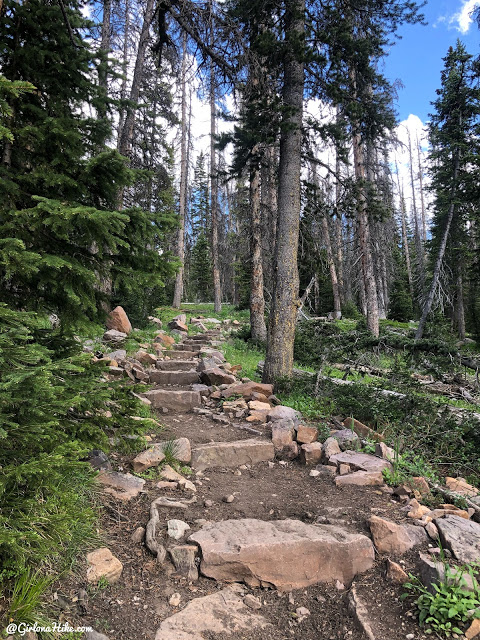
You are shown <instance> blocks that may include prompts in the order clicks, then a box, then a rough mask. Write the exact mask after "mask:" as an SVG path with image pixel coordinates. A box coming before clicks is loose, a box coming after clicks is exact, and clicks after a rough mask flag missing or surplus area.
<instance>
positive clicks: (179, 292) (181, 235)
mask: <svg viewBox="0 0 480 640" xmlns="http://www.w3.org/2000/svg"><path fill="white" fill-rule="evenodd" d="M181 73H182V77H181V91H182V131H181V140H180V185H179V191H180V193H179V206H178V218H179V221H178V222H179V227H178V236H177V257H178V258H179V260H180V261H181V266H180V268H179V270H178V272H177V277H176V279H175V291H174V293H173V305H172V306H173V308H174V309H179V308H180V305H181V302H182V297H183V273H184V262H185V213H186V208H187V180H188V162H187V159H188V156H187V140H188V129H189V128H190V122H188V123H187V80H186V75H187V35H186V34H184V36H183V59H182V71H181Z"/></svg>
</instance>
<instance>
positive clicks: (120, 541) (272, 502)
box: [61, 336, 433, 640]
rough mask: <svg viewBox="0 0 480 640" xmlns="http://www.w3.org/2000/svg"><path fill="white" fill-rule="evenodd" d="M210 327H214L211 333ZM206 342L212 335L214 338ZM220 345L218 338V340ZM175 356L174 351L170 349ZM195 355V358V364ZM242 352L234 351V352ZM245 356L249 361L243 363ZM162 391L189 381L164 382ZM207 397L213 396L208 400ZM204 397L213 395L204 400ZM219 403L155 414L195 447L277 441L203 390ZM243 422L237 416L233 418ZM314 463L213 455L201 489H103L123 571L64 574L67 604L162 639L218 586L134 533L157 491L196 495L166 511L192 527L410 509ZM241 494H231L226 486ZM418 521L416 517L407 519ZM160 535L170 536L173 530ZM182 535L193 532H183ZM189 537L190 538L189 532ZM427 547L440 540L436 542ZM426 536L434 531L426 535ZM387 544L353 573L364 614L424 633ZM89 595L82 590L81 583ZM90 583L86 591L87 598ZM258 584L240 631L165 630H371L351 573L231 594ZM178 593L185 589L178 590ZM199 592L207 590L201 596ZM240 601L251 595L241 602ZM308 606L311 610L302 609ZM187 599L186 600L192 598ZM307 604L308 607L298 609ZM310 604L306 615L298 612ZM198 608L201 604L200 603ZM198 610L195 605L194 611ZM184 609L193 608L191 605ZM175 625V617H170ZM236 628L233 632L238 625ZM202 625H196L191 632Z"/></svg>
mask: <svg viewBox="0 0 480 640" xmlns="http://www.w3.org/2000/svg"><path fill="white" fill-rule="evenodd" d="M209 337H211V336H209ZM206 346H208V345H206ZM214 348H216V347H214ZM172 357H173V356H172ZM197 363H198V359H195V360H192V366H196V365H197ZM235 364H237V363H235ZM239 364H241V363H239ZM155 388H156V389H164V390H166V391H171V390H174V389H176V390H178V389H182V388H184V389H191V386H190V385H187V386H185V387H178V386H177V387H171V386H168V385H157V387H155ZM204 404H205V402H204ZM204 408H205V406H204ZM206 408H207V409H210V410H211V411H212V412H213V414H212V415H198V413H192V412H179V413H176V412H174V411H169V412H168V413H163V412H159V414H158V419H159V422H160V423H161V424H162V426H163V427H164V430H163V431H162V432H161V433H160V434H159V435H158V436H157V440H169V439H174V438H180V437H183V438H188V439H189V441H190V444H191V447H192V449H193V450H195V448H196V447H197V446H198V445H204V444H208V443H211V442H232V441H242V440H248V439H251V438H252V437H254V438H256V439H260V440H265V441H270V439H271V436H270V433H269V429H268V426H267V425H252V424H249V423H247V422H245V421H244V420H233V421H230V423H229V424H223V423H219V422H215V421H214V420H213V416H214V415H217V414H220V413H221V407H220V408H217V404H216V403H215V402H213V401H206ZM234 425H236V426H234ZM252 426H253V428H255V429H257V430H259V431H260V432H262V435H259V436H258V435H252V433H251V432H250V431H246V430H244V429H242V428H241V427H247V428H252ZM133 457H134V456H121V455H119V454H113V455H112V457H111V461H112V463H113V467H114V469H115V470H117V471H120V472H128V471H131V469H132V459H133ZM311 468H312V467H307V466H305V465H304V464H301V463H300V462H299V461H298V460H295V461H293V462H292V461H291V462H285V461H282V460H278V459H275V460H269V461H263V462H259V463H258V464H255V465H248V464H247V465H239V466H238V467H237V466H234V467H228V468H227V467H222V466H219V467H212V468H207V469H205V470H204V471H203V472H199V473H196V474H195V473H193V474H192V475H191V476H190V480H192V481H193V482H194V484H195V488H196V493H192V492H185V491H183V490H181V489H180V488H173V489H172V488H168V489H166V488H162V489H160V488H158V487H157V486H156V485H157V482H158V478H156V479H155V480H147V481H146V483H145V485H144V487H143V492H142V493H140V494H139V495H138V496H136V497H134V498H132V499H131V500H129V501H125V500H119V499H116V498H115V497H113V496H112V495H109V494H107V493H103V494H102V502H103V504H104V507H105V508H104V509H103V511H102V522H101V528H102V535H103V537H104V540H105V545H106V546H107V547H108V548H109V549H110V551H111V552H112V554H113V555H114V556H115V557H116V558H118V559H119V560H120V562H121V563H122V565H123V572H122V575H121V578H120V579H119V581H118V582H116V583H115V584H112V585H108V586H104V585H102V587H98V586H97V587H95V586H94V587H92V585H89V584H88V583H87V580H86V579H85V572H84V573H83V575H82V576H76V577H72V578H70V579H69V580H68V581H66V582H65V583H64V584H63V585H62V589H61V592H62V598H63V600H64V602H66V606H65V607H64V613H63V616H64V617H65V619H68V620H72V617H73V618H74V619H75V621H78V623H79V624H80V623H81V624H82V625H87V624H88V625H91V626H92V627H93V628H94V629H95V630H96V631H97V632H98V633H100V634H105V636H102V635H100V636H92V637H98V638H104V637H106V638H109V639H110V640H144V639H145V640H154V638H155V637H156V634H157V631H158V630H159V628H160V627H161V625H162V623H163V624H165V621H166V620H167V622H168V621H169V619H170V618H171V616H174V615H175V614H176V613H178V612H181V611H182V610H183V609H184V607H185V606H186V605H187V604H188V603H192V602H194V601H195V602H199V601H198V599H199V598H202V597H205V596H212V595H213V594H218V593H225V592H224V591H222V590H223V589H224V588H225V587H226V586H227V583H226V582H222V581H221V580H220V581H218V580H214V579H211V578H207V577H204V576H203V575H201V574H200V577H199V579H198V580H194V581H192V580H188V579H187V578H185V577H181V576H179V575H178V574H177V573H176V571H175V567H174V566H173V564H172V562H171V561H170V560H168V559H166V560H165V561H164V562H163V563H159V562H158V561H157V559H156V558H155V557H154V555H153V554H152V553H151V552H150V551H149V550H148V549H147V548H146V546H145V543H144V542H134V541H132V535H133V534H134V532H135V531H137V530H138V528H140V527H146V525H147V522H148V520H149V517H150V505H151V503H152V501H153V500H154V499H156V498H158V497H159V496H168V497H170V498H178V499H180V500H181V499H185V498H186V497H187V498H190V497H191V496H193V497H194V498H196V500H195V501H194V502H193V503H192V504H189V505H188V506H187V508H186V509H172V508H169V509H165V510H163V511H161V512H160V511H159V513H160V517H161V519H162V520H163V522H164V524H163V526H164V528H165V529H166V525H167V521H168V520H171V519H178V520H181V521H183V522H185V523H186V524H187V525H189V527H190V530H189V531H188V534H187V536H186V537H188V535H190V534H192V533H194V532H196V531H199V530H201V529H202V528H203V527H205V525H206V523H208V522H213V523H219V522H223V521H228V520H232V519H235V520H239V521H242V520H243V519H255V520H257V521H262V522H274V521H284V520H286V519H289V520H295V521H300V522H301V523H305V524H307V525H315V524H316V523H320V524H322V525H325V524H327V525H334V526H337V527H341V529H342V530H343V531H345V532H347V533H354V534H358V533H360V534H363V535H365V536H369V537H371V534H370V530H369V527H368V524H367V521H368V519H369V518H370V517H371V516H372V515H377V516H380V517H381V518H385V519H387V520H389V521H393V522H398V523H406V522H407V520H408V519H407V518H406V514H405V512H402V510H401V506H402V505H400V504H399V502H398V501H397V500H394V499H393V498H392V496H391V494H390V492H389V491H388V489H387V488H385V487H378V486H366V487H360V486H346V487H337V486H336V485H335V482H334V479H333V477H332V476H331V475H328V476H325V475H323V474H321V475H320V476H318V477H311V476H310V475H309V473H310V470H311ZM229 496H230V498H229V499H231V497H232V496H233V500H232V501H231V502H227V501H226V499H227V497H229ZM408 522H409V523H411V520H408ZM163 540H164V541H165V543H166V535H164V537H163ZM179 544H186V543H185V541H183V542H180V543H179ZM187 544H188V543H187ZM429 546H430V547H431V546H433V545H432V544H431V543H430V545H429ZM423 548H424V549H426V548H427V542H425V544H424V545H423ZM388 557H389V558H390V559H392V560H396V561H397V562H398V561H400V562H401V563H402V566H403V567H404V569H405V570H406V571H407V572H408V571H413V572H415V573H416V572H417V563H418V548H417V549H416V550H415V551H411V552H409V553H406V554H403V555H402V556H398V557H396V556H395V555H394V554H389V555H388ZM386 558H387V556H386V555H384V554H378V553H376V554H375V561H374V563H373V566H372V568H370V569H369V570H368V571H366V572H364V573H360V574H358V575H357V576H356V577H355V579H354V582H353V585H354V587H355V591H356V593H357V597H358V598H360V599H361V600H362V601H363V602H364V603H365V605H366V609H367V611H368V618H369V621H370V625H371V627H372V629H373V634H374V635H373V636H372V637H374V638H375V639H376V640H405V638H407V639H409V640H410V639H413V638H415V639H420V638H426V637H427V636H426V635H424V634H423V633H422V631H421V630H420V629H419V627H418V625H417V623H416V621H415V616H414V613H413V611H412V610H411V605H409V604H407V603H405V602H404V601H400V595H401V593H402V587H401V586H399V585H398V584H394V583H392V581H391V580H388V579H387V578H386V577H385V563H386ZM79 590H80V594H81V595H82V596H83V597H82V598H81V600H80V601H78V600H77V598H78V594H79ZM82 590H84V591H85V592H86V593H87V597H86V598H85V593H83V592H82ZM174 594H178V597H179V602H178V604H177V605H176V606H175V603H174V604H172V602H174V601H172V596H174ZM248 594H251V595H253V596H254V597H255V598H257V599H258V601H259V602H258V604H255V606H258V609H256V610H254V611H253V610H251V609H248V611H249V612H251V613H252V614H253V613H254V614H255V615H258V616H261V617H262V619H264V620H266V621H267V626H265V627H264V628H261V627H255V625H253V624H252V626H251V627H249V628H247V629H245V628H244V629H240V630H237V631H235V630H234V629H235V625H234V624H233V623H232V624H230V623H229V621H228V615H226V616H225V614H222V615H223V622H225V617H226V618H227V624H226V627H225V628H224V629H223V630H221V631H220V632H218V633H217V632H216V631H215V629H214V630H208V629H206V630H205V629H204V630H203V631H202V630H201V628H200V627H199V629H197V631H192V632H191V635H181V633H180V632H178V635H176V633H177V632H174V631H171V630H170V631H168V632H165V633H166V635H161V636H159V637H161V640H163V639H164V637H165V638H168V640H190V638H191V639H192V640H199V639H204V640H223V639H224V638H231V639H232V640H240V639H242V640H272V638H275V640H287V639H289V638H301V639H302V640H320V639H322V640H323V639H324V640H337V639H350V640H360V639H361V638H364V637H366V635H365V632H364V631H361V630H360V627H359V624H358V620H357V619H356V618H355V616H353V617H352V615H351V611H350V610H349V607H348V603H349V601H351V598H352V585H351V584H346V585H342V584H339V583H332V582H329V583H319V584H314V585H311V586H307V587H305V588H301V589H297V590H293V591H291V592H280V591H277V590H276V589H273V588H262V589H259V588H250V587H248V586H246V585H245V584H242V586H241V587H240V592H238V590H237V591H236V592H235V598H237V596H238V597H240V598H242V599H243V598H244V597H245V596H246V595H248ZM175 597H177V596H175ZM202 602H203V601H202ZM241 606H242V607H243V604H242V605H241ZM301 607H304V608H305V609H306V610H308V612H306V613H305V612H303V610H302V609H299V608H301ZM187 611H188V610H187ZM299 611H300V615H299V613H298V612H299ZM302 612H303V613H304V615H302ZM195 615H197V614H195ZM192 616H193V617H195V616H194V615H193V614H192ZM187 617H188V616H187ZM168 628H170V627H168ZM232 629H233V633H232ZM195 633H197V634H199V635H195Z"/></svg>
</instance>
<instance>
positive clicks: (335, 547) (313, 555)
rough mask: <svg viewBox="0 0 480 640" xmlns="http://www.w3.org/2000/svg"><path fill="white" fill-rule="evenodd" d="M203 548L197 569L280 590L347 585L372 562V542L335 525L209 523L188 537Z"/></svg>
mask: <svg viewBox="0 0 480 640" xmlns="http://www.w3.org/2000/svg"><path fill="white" fill-rule="evenodd" d="M189 541H192V542H195V543H197V544H198V545H199V546H200V548H201V550H202V561H201V564H200V571H201V573H202V574H203V575H205V576H207V577H209V578H214V579H215V580H221V581H224V580H225V581H227V582H230V581H235V582H239V581H243V582H245V583H246V584H248V585H249V586H250V587H260V586H264V587H271V586H274V587H275V588H276V589H278V590H279V591H291V590H293V589H303V588H305V587H308V586H310V585H313V584H317V583H319V582H335V581H336V580H339V581H340V582H342V583H343V584H345V585H346V584H349V583H351V581H352V580H353V578H354V577H355V576H356V575H357V574H358V573H363V572H364V571H368V569H371V567H372V566H373V564H374V561H375V553H374V548H373V544H372V541H371V540H370V538H367V536H365V535H363V534H360V533H349V532H347V531H346V530H344V529H343V528H341V527H338V526H334V525H310V524H306V523H304V522H300V521H299V520H273V521H268V522H265V521H262V520H254V519H251V518H245V519H240V520H224V521H222V522H211V523H208V524H206V525H204V527H203V528H202V529H201V530H200V531H197V532H196V533H194V534H192V535H191V536H190V537H189Z"/></svg>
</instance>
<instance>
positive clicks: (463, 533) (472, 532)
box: [435, 516, 480, 562]
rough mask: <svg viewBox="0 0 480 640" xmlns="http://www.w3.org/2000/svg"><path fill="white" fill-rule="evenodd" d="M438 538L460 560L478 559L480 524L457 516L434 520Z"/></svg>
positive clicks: (479, 551)
mask: <svg viewBox="0 0 480 640" xmlns="http://www.w3.org/2000/svg"><path fill="white" fill-rule="evenodd" d="M435 524H436V525H437V529H438V532H439V534H440V540H441V541H442V544H443V546H444V547H447V549H450V551H451V552H452V553H453V555H454V556H455V558H457V560H460V562H479V561H480V524H477V523H476V522H473V521H472V520H465V518H459V517H458V516H445V518H437V519H436V520H435Z"/></svg>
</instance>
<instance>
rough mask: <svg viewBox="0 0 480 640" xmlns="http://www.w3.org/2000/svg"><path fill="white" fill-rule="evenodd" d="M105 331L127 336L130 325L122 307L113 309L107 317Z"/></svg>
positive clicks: (130, 328)
mask: <svg viewBox="0 0 480 640" xmlns="http://www.w3.org/2000/svg"><path fill="white" fill-rule="evenodd" d="M107 329H114V330H115V331H121V332H122V333H126V334H127V335H128V334H129V333H130V331H131V330H132V325H131V324H130V320H129V319H128V316H127V314H126V313H125V310H124V308H123V307H115V309H114V310H113V311H110V313H109V314H108V317H107Z"/></svg>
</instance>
